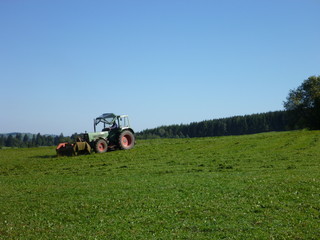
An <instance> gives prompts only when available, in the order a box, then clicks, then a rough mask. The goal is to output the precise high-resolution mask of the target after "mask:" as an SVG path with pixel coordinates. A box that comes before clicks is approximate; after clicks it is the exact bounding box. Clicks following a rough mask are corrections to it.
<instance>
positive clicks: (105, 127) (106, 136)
mask: <svg viewBox="0 0 320 240" xmlns="http://www.w3.org/2000/svg"><path fill="white" fill-rule="evenodd" d="M98 126H100V127H102V129H101V131H97V127H98ZM93 128H94V132H90V133H87V132H86V133H84V134H82V136H81V137H78V138H77V141H76V142H75V143H67V142H65V143H60V144H59V145H58V146H57V148H56V152H57V155H58V156H74V155H80V154H89V153H91V152H93V151H94V152H96V153H105V152H106V151H108V150H116V149H124V150H128V149H131V148H133V147H134V145H135V135H134V131H133V130H132V128H131V127H130V123H129V118H128V115H115V114H113V113H104V114H102V115H101V116H100V117H97V118H95V119H94V124H93Z"/></svg>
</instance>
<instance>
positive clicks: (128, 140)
mask: <svg viewBox="0 0 320 240" xmlns="http://www.w3.org/2000/svg"><path fill="white" fill-rule="evenodd" d="M134 142H135V138H134V135H133V133H132V132H131V131H128V130H125V131H123V132H122V133H121V134H120V136H119V147H120V148H121V149H124V150H128V149H131V148H133V146H134Z"/></svg>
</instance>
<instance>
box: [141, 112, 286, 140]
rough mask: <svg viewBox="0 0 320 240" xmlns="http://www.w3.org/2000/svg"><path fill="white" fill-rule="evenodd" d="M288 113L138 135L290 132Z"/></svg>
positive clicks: (165, 136) (175, 135) (205, 135)
mask: <svg viewBox="0 0 320 240" xmlns="http://www.w3.org/2000/svg"><path fill="white" fill-rule="evenodd" d="M288 129H289V126H288V125H287V112H285V111H276V112H268V113H261V114H252V115H245V116H235V117H229V118H222V119H214V120H207V121H202V122H197V123H196V122H194V123H190V124H181V125H171V126H161V127H158V128H154V129H147V130H144V131H141V132H139V133H137V137H138V138H140V139H148V138H185V137H214V136H228V135H243V134H253V133H261V132H270V131H285V130H288Z"/></svg>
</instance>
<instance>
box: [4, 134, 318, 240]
mask: <svg viewBox="0 0 320 240" xmlns="http://www.w3.org/2000/svg"><path fill="white" fill-rule="evenodd" d="M0 203H1V204H0V239H85V240H87V239H320V131H294V132H281V133H263V134H256V135H246V136H230V137H215V138H194V139H161V140H140V141H138V142H137V145H136V147H135V148H134V149H132V150H129V151H114V152H109V153H105V154H91V155H87V156H78V157H73V158H70V157H61V158H57V157H55V150H54V148H52V147H45V148H33V149H5V150H0Z"/></svg>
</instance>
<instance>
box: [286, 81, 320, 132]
mask: <svg viewBox="0 0 320 240" xmlns="http://www.w3.org/2000/svg"><path fill="white" fill-rule="evenodd" d="M284 107H285V109H286V110H287V111H289V112H290V113H291V118H290V119H291V124H292V125H296V126H297V127H298V128H301V127H308V128H311V129H320V76H311V77H309V78H308V79H307V80H305V81H304V82H303V83H302V84H301V85H300V86H299V87H298V88H297V89H294V90H290V92H289V95H288V97H287V100H286V101H285V102H284Z"/></svg>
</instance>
